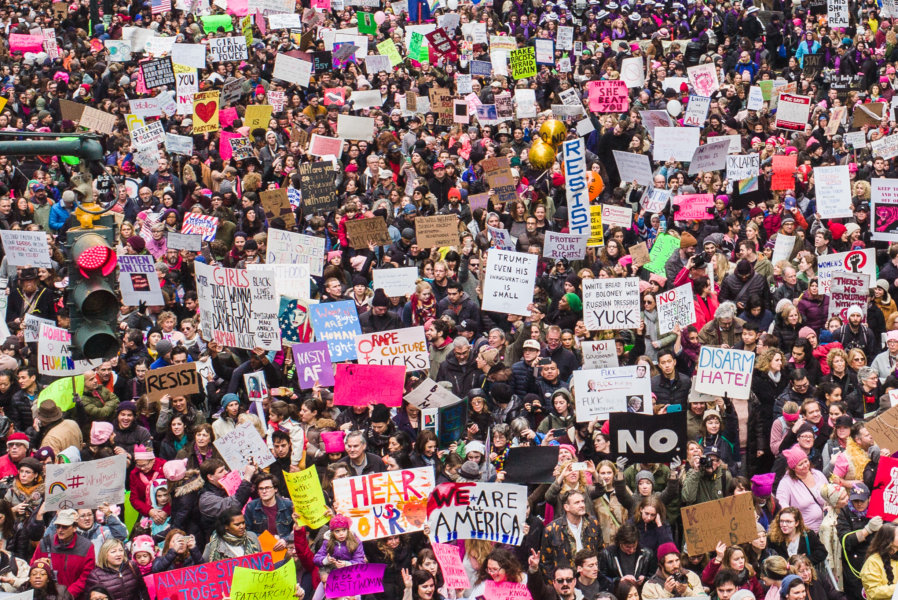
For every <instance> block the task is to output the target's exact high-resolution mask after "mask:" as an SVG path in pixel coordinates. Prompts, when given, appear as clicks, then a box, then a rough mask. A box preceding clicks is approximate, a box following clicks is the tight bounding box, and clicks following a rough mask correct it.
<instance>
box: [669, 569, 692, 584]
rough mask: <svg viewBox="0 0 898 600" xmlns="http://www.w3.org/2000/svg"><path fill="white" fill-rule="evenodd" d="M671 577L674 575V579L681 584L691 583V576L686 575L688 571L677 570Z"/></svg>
mask: <svg viewBox="0 0 898 600" xmlns="http://www.w3.org/2000/svg"><path fill="white" fill-rule="evenodd" d="M671 577H673V578H674V581H676V582H677V583H679V584H680V585H689V578H688V577H687V576H686V573H682V572H680V571H677V572H676V573H674V574H673V575H671Z"/></svg>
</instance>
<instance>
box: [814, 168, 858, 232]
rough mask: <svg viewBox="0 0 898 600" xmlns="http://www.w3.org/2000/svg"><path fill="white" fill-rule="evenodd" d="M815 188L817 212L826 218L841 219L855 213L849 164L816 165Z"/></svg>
mask: <svg viewBox="0 0 898 600" xmlns="http://www.w3.org/2000/svg"><path fill="white" fill-rule="evenodd" d="M814 189H815V190H816V192H817V212H819V213H820V215H821V216H822V217H823V218H824V219H839V218H842V217H850V216H852V215H853V214H854V211H853V210H852V205H851V181H850V179H849V177H848V165H838V166H834V167H814Z"/></svg>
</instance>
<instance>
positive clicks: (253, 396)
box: [243, 371, 269, 402]
mask: <svg viewBox="0 0 898 600" xmlns="http://www.w3.org/2000/svg"><path fill="white" fill-rule="evenodd" d="M243 387H244V389H245V390H246V397H247V398H249V400H250V402H256V401H261V400H262V398H268V397H269V396H268V382H267V381H266V380H265V373H264V372H262V371H256V372H254V373H244V374H243Z"/></svg>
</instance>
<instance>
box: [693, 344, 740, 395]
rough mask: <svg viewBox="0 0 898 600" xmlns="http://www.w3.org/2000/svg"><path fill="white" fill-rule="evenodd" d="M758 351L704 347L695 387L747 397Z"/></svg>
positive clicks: (706, 390)
mask: <svg viewBox="0 0 898 600" xmlns="http://www.w3.org/2000/svg"><path fill="white" fill-rule="evenodd" d="M754 368H755V353H754V352H746V351H745V350H734V349H732V348H714V347H711V346H702V349H701V352H699V355H698V368H697V370H696V373H695V379H696V380H695V390H696V391H697V392H703V393H705V394H711V395H712V396H723V395H724V394H728V395H729V397H730V398H740V399H748V397H749V395H750V393H751V375H752V372H753V370H754Z"/></svg>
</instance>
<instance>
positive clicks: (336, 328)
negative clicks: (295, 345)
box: [309, 300, 362, 363]
mask: <svg viewBox="0 0 898 600" xmlns="http://www.w3.org/2000/svg"><path fill="white" fill-rule="evenodd" d="M309 317H310V318H311V320H312V329H313V330H314V331H315V339H316V340H318V341H323V342H327V349H328V351H329V352H330V355H331V360H332V361H333V362H335V363H336V362H342V361H345V360H355V357H356V354H355V338H356V336H357V335H361V334H362V328H361V326H360V325H359V315H358V313H357V312H356V310H355V303H354V302H353V301H352V300H341V301H339V302H325V303H319V304H313V305H311V306H309Z"/></svg>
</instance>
